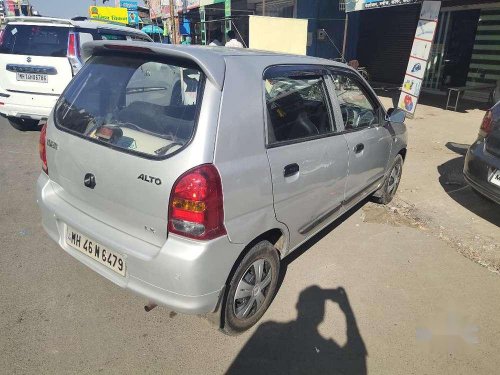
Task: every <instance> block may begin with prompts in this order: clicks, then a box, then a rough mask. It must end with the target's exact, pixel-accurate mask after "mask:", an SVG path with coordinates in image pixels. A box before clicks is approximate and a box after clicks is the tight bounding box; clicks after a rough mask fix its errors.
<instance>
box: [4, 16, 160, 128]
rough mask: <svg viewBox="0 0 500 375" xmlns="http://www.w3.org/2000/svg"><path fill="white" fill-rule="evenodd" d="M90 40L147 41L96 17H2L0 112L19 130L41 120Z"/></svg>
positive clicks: (138, 33) (136, 32)
mask: <svg viewBox="0 0 500 375" xmlns="http://www.w3.org/2000/svg"><path fill="white" fill-rule="evenodd" d="M94 40H136V41H151V38H150V37H149V36H148V35H147V34H145V33H143V32H142V31H139V30H136V29H132V28H128V27H124V26H116V25H112V24H107V23H103V22H97V21H86V20H83V21H74V20H64V19H54V18H42V17H14V18H7V19H6V23H5V24H4V26H3V27H2V30H1V32H0V67H1V68H2V69H0V114H1V115H2V116H4V117H6V118H8V119H9V121H10V122H11V124H12V125H13V126H14V127H16V128H17V129H19V130H26V129H30V128H34V127H36V126H37V125H38V122H39V120H41V119H46V118H47V117H48V116H49V114H50V111H52V108H53V107H54V105H55V103H56V101H57V99H58V98H59V96H60V95H61V93H62V92H63V90H64V89H65V88H66V85H67V84H68V83H69V82H70V81H71V79H72V78H73V76H74V75H75V74H76V73H77V72H78V71H79V70H80V68H81V67H82V65H83V63H84V61H83V58H82V57H81V46H82V45H83V44H84V43H87V42H90V41H94Z"/></svg>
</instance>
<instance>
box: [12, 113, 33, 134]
mask: <svg viewBox="0 0 500 375" xmlns="http://www.w3.org/2000/svg"><path fill="white" fill-rule="evenodd" d="M8 120H9V123H10V125H11V126H12V127H13V128H14V129H17V130H20V131H23V132H24V131H28V130H38V128H39V126H38V123H39V121H38V120H31V119H24V118H17V117H9V119H8Z"/></svg>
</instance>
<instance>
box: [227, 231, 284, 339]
mask: <svg viewBox="0 0 500 375" xmlns="http://www.w3.org/2000/svg"><path fill="white" fill-rule="evenodd" d="M262 266H263V267H262ZM258 269H260V270H261V272H260V275H261V276H260V282H256V278H257V279H258V276H257V275H258V274H259V273H258V271H257V270H258ZM279 271H280V259H279V256H278V252H277V250H276V249H275V248H274V246H273V245H272V244H271V243H270V242H268V241H262V242H259V243H257V244H256V245H255V246H254V247H252V248H251V249H250V251H249V252H248V253H247V255H246V256H245V257H244V258H243V260H242V261H241V263H240V264H239V265H238V268H237V269H236V271H235V272H234V275H233V277H232V278H231V281H230V284H229V286H228V289H227V290H228V291H227V296H226V302H225V304H224V308H223V309H222V314H224V320H223V322H224V323H223V324H224V326H223V327H222V330H223V332H224V333H226V334H228V335H236V334H239V333H241V332H244V331H246V330H247V329H249V328H251V327H252V326H253V325H254V324H255V323H257V322H258V321H259V320H260V318H262V316H263V315H264V313H265V312H266V310H267V309H268V307H269V305H270V304H271V302H272V300H273V298H274V295H275V294H276V289H277V285H278V278H279ZM264 284H265V285H264ZM237 292H238V293H239V296H240V297H241V298H238V297H239V296H238V295H237Z"/></svg>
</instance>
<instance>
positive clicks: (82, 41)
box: [79, 32, 94, 47]
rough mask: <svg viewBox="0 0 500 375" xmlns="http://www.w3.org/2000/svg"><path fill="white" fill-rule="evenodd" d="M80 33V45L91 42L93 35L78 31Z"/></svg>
mask: <svg viewBox="0 0 500 375" xmlns="http://www.w3.org/2000/svg"><path fill="white" fill-rule="evenodd" d="M79 35H80V47H81V46H83V45H84V44H85V43H88V42H92V41H93V40H94V37H93V36H92V34H90V33H82V32H80V33H79Z"/></svg>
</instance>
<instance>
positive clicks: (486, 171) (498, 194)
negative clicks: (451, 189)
mask: <svg viewBox="0 0 500 375" xmlns="http://www.w3.org/2000/svg"><path fill="white" fill-rule="evenodd" d="M498 169H500V158H498V157H495V156H494V155H491V154H489V153H488V152H487V151H485V148H484V143H483V142H480V141H479V142H476V143H474V144H473V145H472V146H471V147H470V148H469V151H468V152H467V156H466V157H465V163H464V177H465V179H466V181H467V182H468V183H469V185H470V186H471V187H472V188H474V189H475V190H476V191H478V192H479V193H481V194H482V195H484V196H485V197H487V198H489V199H491V200H492V201H494V202H495V203H497V204H500V187H497V186H495V185H493V184H492V183H491V182H489V179H490V176H491V174H492V173H493V172H494V171H496V170H498Z"/></svg>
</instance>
